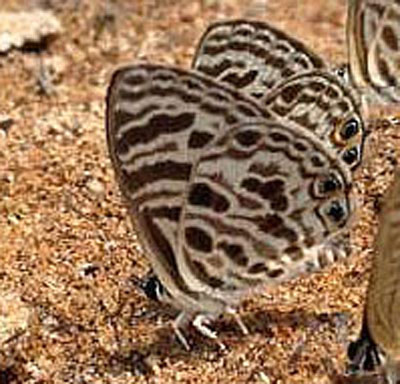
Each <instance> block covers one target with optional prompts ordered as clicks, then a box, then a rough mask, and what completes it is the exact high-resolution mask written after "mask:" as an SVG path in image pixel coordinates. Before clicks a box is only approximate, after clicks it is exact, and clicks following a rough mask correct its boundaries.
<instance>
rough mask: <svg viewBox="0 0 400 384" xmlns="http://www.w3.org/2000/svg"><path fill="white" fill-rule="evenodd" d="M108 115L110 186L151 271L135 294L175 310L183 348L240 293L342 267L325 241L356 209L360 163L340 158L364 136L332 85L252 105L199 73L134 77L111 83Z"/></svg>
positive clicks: (315, 80)
mask: <svg viewBox="0 0 400 384" xmlns="http://www.w3.org/2000/svg"><path fill="white" fill-rule="evenodd" d="M339 111H340V113H339ZM106 115H107V119H106V120H107V122H106V131H107V144H108V149H109V153H110V157H111V160H112V164H113V167H114V170H115V173H116V177H117V181H118V184H119V186H120V189H121V191H122V193H123V195H124V196H125V199H126V201H127V203H128V206H129V211H130V215H131V217H132V220H133V222H134V225H135V227H136V229H137V231H138V235H139V238H140V240H141V243H142V245H143V247H144V249H145V252H146V254H147V255H148V258H149V260H150V262H151V264H152V268H153V270H154V273H155V277H154V278H153V279H151V280H150V281H149V284H148V285H147V288H148V289H150V290H153V292H152V293H153V294H154V296H156V297H158V298H159V299H160V300H161V301H164V302H168V303H170V304H171V305H172V306H174V307H175V308H176V309H178V310H179V311H181V313H180V315H179V316H178V318H177V319H176V321H175V322H174V329H175V332H176V334H177V336H178V337H179V339H180V340H181V341H182V343H183V344H184V345H185V347H187V348H189V346H188V344H187V342H186V339H185V337H184V336H183V334H182V332H181V330H180V329H181V328H182V327H183V326H184V325H185V324H187V323H189V322H191V321H193V325H194V326H195V327H196V328H197V329H198V330H200V331H201V332H202V333H203V334H204V335H206V336H209V337H212V338H216V334H215V332H213V331H212V330H211V329H209V328H208V326H207V325H208V323H209V321H210V320H211V319H215V318H216V317H218V316H219V315H220V314H222V313H224V312H230V313H233V314H235V312H234V308H235V307H236V306H237V305H238V304H239V303H240V300H241V298H242V297H243V296H244V295H245V294H246V293H248V292H249V291H250V290H253V289H255V288H258V287H260V286H263V285H271V284H274V283H278V282H281V281H286V280H288V279H290V278H293V277H295V276H298V275H300V274H304V273H309V272H312V271H314V270H318V269H320V268H322V267H323V266H325V265H327V264H330V263H331V262H333V261H335V260H336V259H337V258H339V257H343V255H342V253H341V252H340V250H338V249H337V247H336V244H335V239H336V237H337V235H338V234H339V233H341V232H342V231H343V230H344V229H345V228H346V227H347V225H348V222H349V220H350V218H351V215H352V213H353V211H354V202H353V199H352V196H351V191H352V176H351V170H352V169H353V167H355V166H356V165H357V164H358V163H359V161H360V158H359V157H358V156H356V157H354V158H353V157H351V156H350V158H348V157H347V156H346V153H347V152H346V151H347V148H348V143H349V142H351V145H352V147H353V146H354V145H355V144H354V136H356V137H359V135H360V134H361V132H363V131H362V129H363V128H362V120H361V117H360V113H359V111H358V108H357V105H356V104H355V103H354V102H353V99H352V96H351V94H350V93H348V92H347V90H346V89H345V88H344V87H343V86H342V85H341V83H340V81H339V80H337V79H336V78H335V77H334V76H333V75H330V74H329V73H325V72H318V71H317V72H314V73H308V74H307V75H304V76H303V75H299V76H294V77H293V81H286V82H285V83H284V84H281V85H280V87H279V88H276V90H275V91H274V92H273V93H271V94H267V95H265V97H264V98H260V99H258V100H256V99H255V98H253V97H251V96H248V95H246V94H245V93H243V92H240V91H238V90H236V89H235V88H233V87H232V86H230V85H228V84H224V83H223V82H220V81H218V80H215V79H213V78H211V77H210V76H207V75H205V74H202V73H199V72H194V71H186V70H182V69H178V68H173V67H167V66H160V65H152V64H146V65H132V66H128V67H123V68H121V69H119V70H117V71H116V72H115V73H114V75H113V77H112V80H111V84H110V86H109V89H108V94H107V111H106ZM313 119H315V121H314V120H313ZM353 124H356V125H357V128H358V129H356V130H353V129H351V128H352V127H353ZM349 127H350V128H349ZM348 129H350V131H351V133H352V134H349V132H348ZM317 133H318V134H317ZM335 134H337V135H339V139H338V140H337V142H336V141H335V140H334V139H333V137H334V136H335ZM358 140H359V141H356V142H358V143H360V144H359V146H360V147H357V150H358V153H361V152H362V151H361V144H362V140H361V139H360V138H358ZM333 143H335V144H333ZM346 160H347V161H346ZM237 320H238V323H239V325H240V326H241V328H242V330H243V331H244V332H246V328H245V327H244V325H243V324H242V323H241V322H240V320H239V319H238V318H237Z"/></svg>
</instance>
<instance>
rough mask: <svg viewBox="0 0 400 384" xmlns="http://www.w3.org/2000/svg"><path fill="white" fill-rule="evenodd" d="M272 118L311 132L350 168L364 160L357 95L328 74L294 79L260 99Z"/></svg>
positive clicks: (313, 73)
mask: <svg viewBox="0 0 400 384" xmlns="http://www.w3.org/2000/svg"><path fill="white" fill-rule="evenodd" d="M260 104H261V105H262V107H263V108H265V109H266V110H267V111H268V113H269V115H270V116H271V117H273V118H274V119H277V120H279V121H287V122H289V123H290V124H291V125H295V126H298V127H299V128H302V129H306V130H309V131H310V132H313V133H314V134H315V135H317V136H318V137H319V138H321V139H322V140H323V141H324V142H325V143H326V145H327V146H330V147H331V148H332V149H334V150H335V151H336V152H338V155H339V157H341V158H342V159H343V161H344V162H345V163H346V164H347V165H348V166H349V167H350V169H352V170H353V169H355V168H357V166H358V165H360V163H361V161H362V155H363V150H364V140H365V128H364V123H363V120H362V118H361V113H360V103H359V101H358V100H357V99H356V98H354V96H353V92H351V90H350V89H349V88H348V87H346V86H345V85H344V84H343V83H341V82H340V80H339V79H338V78H337V77H336V76H334V75H332V74H329V73H328V72H326V71H312V72H308V73H303V74H300V75H296V76H292V77H291V78H290V79H289V80H287V81H285V82H283V83H281V84H279V85H278V86H276V87H275V88H274V89H273V90H272V91H271V92H269V93H267V94H266V95H265V97H263V98H262V99H261V100H260Z"/></svg>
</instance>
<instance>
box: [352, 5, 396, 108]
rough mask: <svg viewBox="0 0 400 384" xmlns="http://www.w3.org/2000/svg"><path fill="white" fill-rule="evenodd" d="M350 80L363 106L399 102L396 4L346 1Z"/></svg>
mask: <svg viewBox="0 0 400 384" xmlns="http://www.w3.org/2000/svg"><path fill="white" fill-rule="evenodd" d="M347 41H348V56H349V62H350V64H349V68H350V78H351V82H352V84H353V85H354V86H355V87H356V88H357V89H358V90H359V91H360V92H361V94H362V95H364V96H365V98H366V101H367V106H372V105H378V106H379V105H382V106H385V105H393V104H398V103H399V102H400V1H399V0H348V17H347Z"/></svg>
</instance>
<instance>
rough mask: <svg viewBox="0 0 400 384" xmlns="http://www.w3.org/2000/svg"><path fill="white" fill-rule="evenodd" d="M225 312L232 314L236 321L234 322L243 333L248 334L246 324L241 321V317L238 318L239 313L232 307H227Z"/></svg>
mask: <svg viewBox="0 0 400 384" xmlns="http://www.w3.org/2000/svg"><path fill="white" fill-rule="evenodd" d="M227 313H229V314H230V315H232V316H233V318H234V319H235V321H236V324H237V325H238V326H239V328H240V330H241V331H242V333H243V335H245V336H247V335H248V334H249V330H248V329H247V327H246V325H245V324H244V323H243V321H242V319H241V318H240V316H239V314H238V313H237V312H236V310H235V309H234V308H231V307H229V308H227Z"/></svg>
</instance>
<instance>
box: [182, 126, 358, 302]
mask: <svg viewBox="0 0 400 384" xmlns="http://www.w3.org/2000/svg"><path fill="white" fill-rule="evenodd" d="M350 189H351V174H350V172H349V170H348V168H347V167H346V166H345V165H344V164H343V162H342V161H341V160H340V159H338V158H337V156H336V153H335V152H334V151H332V150H331V149H329V148H327V147H326V145H325V143H324V142H323V141H322V140H320V139H319V138H318V137H316V136H315V135H313V134H312V133H310V131H308V130H306V129H301V128H299V127H294V126H291V125H290V124H279V123H277V122H274V121H269V122H253V123H247V124H241V125H237V126H236V127H234V128H233V129H231V131H229V132H226V133H222V134H221V135H220V137H219V138H218V139H217V140H216V141H215V142H214V143H212V144H210V145H209V146H208V147H207V148H206V150H204V151H203V152H202V155H201V156H200V158H199V160H198V161H197V163H196V164H195V166H194V167H193V170H192V176H191V179H190V185H189V188H188V191H187V194H186V199H185V204H184V208H183V212H182V215H181V220H180V224H179V241H178V244H179V245H178V268H179V269H180V271H181V274H182V276H184V279H185V282H186V284H187V285H188V286H189V287H191V289H192V290H196V291H201V292H208V293H209V295H211V296H214V297H217V298H219V299H223V300H226V301H227V302H229V300H233V299H234V298H235V296H236V294H239V295H240V294H241V293H243V292H244V291H246V290H247V289H249V288H254V287H255V286H258V285H260V284H263V283H265V284H268V285H269V284H273V283H275V282H281V281H284V280H287V279H289V278H291V277H295V276H298V275H300V274H302V273H305V272H310V271H312V270H315V269H319V268H320V267H321V265H324V264H326V260H324V258H325V257H326V252H322V253H321V252H319V250H320V249H321V248H320V246H321V244H326V243H328V242H329V240H330V239H331V238H332V237H334V236H335V235H337V234H338V233H339V232H340V231H341V229H343V228H345V226H346V224H347V223H348V220H349V218H350V215H351V212H352V201H351V198H350Z"/></svg>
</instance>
